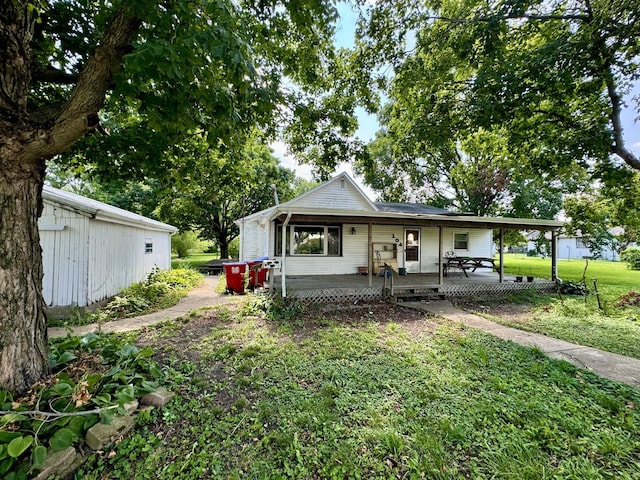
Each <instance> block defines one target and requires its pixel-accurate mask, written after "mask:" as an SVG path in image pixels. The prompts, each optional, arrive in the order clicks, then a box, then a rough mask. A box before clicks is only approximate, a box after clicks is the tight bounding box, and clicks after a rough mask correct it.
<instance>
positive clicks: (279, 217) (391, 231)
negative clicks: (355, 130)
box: [237, 173, 562, 294]
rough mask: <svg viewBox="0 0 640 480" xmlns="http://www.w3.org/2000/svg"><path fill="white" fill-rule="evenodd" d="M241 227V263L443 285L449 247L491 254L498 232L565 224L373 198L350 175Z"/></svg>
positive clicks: (464, 253)
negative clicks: (426, 277) (382, 269)
mask: <svg viewBox="0 0 640 480" xmlns="http://www.w3.org/2000/svg"><path fill="white" fill-rule="evenodd" d="M237 224H238V226H239V227H240V260H241V261H250V260H253V259H255V258H259V257H269V258H273V259H277V260H280V262H281V269H282V275H283V276H292V277H295V276H299V275H316V276H322V275H344V274H353V273H356V272H358V271H364V270H365V268H366V270H367V271H368V273H369V274H371V273H373V274H375V273H377V272H376V269H377V267H378V265H379V264H381V263H386V264H387V265H391V266H392V268H393V269H394V270H396V271H397V272H398V273H400V274H405V273H406V274H409V275H411V274H414V273H415V274H429V273H432V274H439V276H440V282H442V276H443V272H442V270H443V266H442V258H443V257H444V256H446V254H447V253H449V252H451V253H449V254H450V255H451V254H453V255H456V256H457V257H470V258H487V259H488V258H492V257H493V253H494V250H495V249H494V247H493V245H494V240H493V232H494V230H497V231H502V230H504V229H522V228H535V229H541V230H553V231H555V230H557V229H559V228H560V227H561V226H562V223H561V222H557V221H553V220H535V219H533V220H532V219H517V218H491V217H476V216H470V215H464V214H459V213H452V212H449V211H446V210H442V209H438V208H434V207H430V206H427V205H419V204H396V203H393V204H391V203H379V202H372V201H371V200H370V199H369V198H368V197H367V196H366V195H365V194H364V193H363V192H362V191H361V189H360V188H359V187H358V186H357V185H356V184H355V182H354V181H353V180H352V179H351V178H350V177H349V176H348V175H347V174H345V173H343V174H340V175H338V176H336V177H335V178H333V179H331V180H329V181H328V182H326V183H323V184H322V185H319V186H317V187H316V188H314V189H311V190H309V191H307V192H306V193H304V194H302V195H300V196H299V197H297V198H295V199H293V200H290V201H288V202H286V203H282V204H280V205H275V206H273V207H271V208H269V209H266V210H263V211H261V212H257V213H255V214H253V215H249V216H247V217H244V218H241V219H239V220H237ZM283 231H284V232H285V234H284V235H283ZM283 252H285V255H284V256H283ZM276 275H278V272H276ZM283 290H284V289H283ZM285 294H286V293H285Z"/></svg>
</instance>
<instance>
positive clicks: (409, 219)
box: [270, 207, 564, 231]
mask: <svg viewBox="0 0 640 480" xmlns="http://www.w3.org/2000/svg"><path fill="white" fill-rule="evenodd" d="M289 214H291V218H290V219H289V223H354V224H372V225H409V226H425V227H429V226H431V227H438V226H444V227H463V228H464V227H466V228H486V229H499V228H501V229H507V230H540V231H546V230H551V231H553V230H559V229H560V228H562V226H563V225H564V224H563V222H559V221H557V220H542V219H533V218H509V217H477V216H471V215H451V214H450V213H448V214H446V215H442V214H426V213H405V212H390V211H375V212H372V211H360V210H342V209H329V208H327V209H318V208H281V207H274V208H273V210H272V213H271V215H270V217H271V219H272V220H277V221H280V222H282V221H284V220H285V219H286V218H287V216H288V215H289Z"/></svg>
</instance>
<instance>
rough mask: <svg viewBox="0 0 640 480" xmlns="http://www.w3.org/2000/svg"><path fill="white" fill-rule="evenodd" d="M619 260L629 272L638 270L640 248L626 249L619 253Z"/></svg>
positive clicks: (639, 265) (639, 268)
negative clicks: (624, 263)
mask: <svg viewBox="0 0 640 480" xmlns="http://www.w3.org/2000/svg"><path fill="white" fill-rule="evenodd" d="M620 260H622V261H623V262H626V264H627V266H628V267H629V268H630V269H631V270H640V248H638V247H628V248H626V249H625V250H623V251H622V253H620Z"/></svg>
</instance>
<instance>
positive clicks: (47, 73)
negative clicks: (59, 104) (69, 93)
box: [33, 66, 80, 85]
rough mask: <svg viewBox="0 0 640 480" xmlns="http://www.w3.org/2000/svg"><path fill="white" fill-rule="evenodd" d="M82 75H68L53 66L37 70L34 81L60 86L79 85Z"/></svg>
mask: <svg viewBox="0 0 640 480" xmlns="http://www.w3.org/2000/svg"><path fill="white" fill-rule="evenodd" d="M79 78H80V75H78V74H77V73H67V72H65V71H64V70H59V69H57V68H54V67H52V66H48V67H47V68H44V69H40V70H36V71H35V72H34V74H33V79H34V80H36V81H39V82H43V83H56V84H58V85H75V84H76V83H78V79H79Z"/></svg>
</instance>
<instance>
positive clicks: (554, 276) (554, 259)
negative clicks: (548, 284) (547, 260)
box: [551, 230, 558, 282]
mask: <svg viewBox="0 0 640 480" xmlns="http://www.w3.org/2000/svg"><path fill="white" fill-rule="evenodd" d="M551 280H552V281H554V282H557V281H558V235H557V233H556V231H555V230H552V231H551Z"/></svg>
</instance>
